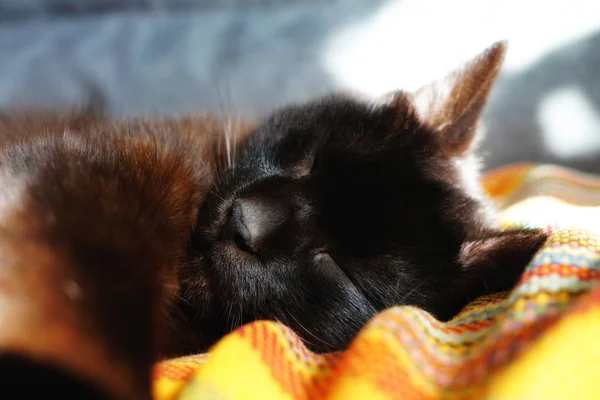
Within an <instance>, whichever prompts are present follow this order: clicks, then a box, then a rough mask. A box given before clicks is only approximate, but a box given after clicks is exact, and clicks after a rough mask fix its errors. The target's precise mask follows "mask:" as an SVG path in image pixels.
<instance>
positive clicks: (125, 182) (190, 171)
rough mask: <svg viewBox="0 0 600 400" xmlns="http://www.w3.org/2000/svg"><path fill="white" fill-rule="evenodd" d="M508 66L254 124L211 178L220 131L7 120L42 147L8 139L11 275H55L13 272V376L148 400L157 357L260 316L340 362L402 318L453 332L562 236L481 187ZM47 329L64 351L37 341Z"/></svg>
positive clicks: (493, 64)
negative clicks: (400, 312) (366, 334)
mask: <svg viewBox="0 0 600 400" xmlns="http://www.w3.org/2000/svg"><path fill="white" fill-rule="evenodd" d="M503 55H504V45H503V44H496V45H494V46H493V47H492V48H490V49H489V50H487V51H486V52H485V53H484V54H483V55H481V56H480V57H478V58H477V59H476V60H475V61H473V62H472V63H470V64H469V65H468V66H466V67H465V68H464V69H463V70H461V71H459V72H457V73H454V74H452V75H451V76H449V77H448V78H447V79H445V80H443V81H441V82H438V83H436V84H433V85H431V86H429V87H426V88H424V89H422V90H420V91H419V92H417V93H414V94H408V93H403V92H396V93H393V94H391V95H389V96H387V97H386V98H385V99H378V100H377V101H365V100H361V99H359V98H358V97H355V96H350V95H342V94H338V95H332V96H329V97H325V98H322V99H318V100H315V101H313V102H310V103H308V104H303V105H297V106H290V107H287V108H284V109H281V110H278V111H276V112H274V113H273V114H272V115H271V116H270V117H268V118H267V119H265V120H264V121H263V122H262V123H260V124H258V125H256V126H250V127H249V128H247V129H244V130H243V137H241V138H240V140H239V146H234V147H236V149H235V150H236V151H235V152H233V151H230V150H228V151H227V152H226V155H227V156H229V157H230V160H229V161H230V162H229V163H228V166H227V168H216V169H214V168H212V167H209V166H212V165H213V163H212V161H213V160H214V159H219V157H221V154H220V152H219V151H215V152H214V153H213V154H209V152H208V151H207V149H208V148H210V149H213V147H212V142H211V140H212V139H210V137H211V136H210V135H208V133H210V132H213V133H214V131H215V128H214V127H215V125H214V124H212V125H211V124H207V123H205V122H202V123H199V122H198V121H196V122H195V123H193V122H190V121H178V122H173V121H171V122H169V121H167V122H165V121H162V122H152V121H146V122H111V121H108V122H107V121H97V120H96V119H94V118H83V117H82V118H73V119H66V120H61V119H60V118H59V119H58V120H57V119H53V120H52V121H51V122H49V121H50V120H49V119H43V118H37V119H36V118H34V119H33V120H28V122H27V123H26V124H23V123H22V122H21V123H15V122H14V118H13V117H10V116H8V117H6V116H5V117H3V118H5V119H4V120H3V129H2V132H3V135H4V136H11V135H12V136H14V137H20V136H19V135H25V136H26V137H27V139H21V138H18V139H15V138H14V137H13V138H11V139H10V140H5V143H4V144H3V150H2V155H1V156H2V169H1V170H0V172H1V174H0V178H2V179H3V182H4V183H5V188H8V187H9V186H7V185H11V186H10V187H11V188H13V189H11V190H5V193H4V197H3V198H2V199H1V200H2V202H0V216H1V217H2V221H1V222H2V228H3V232H4V236H2V242H1V243H0V248H1V249H2V250H3V253H2V254H3V255H2V257H3V262H5V263H12V264H15V265H17V264H18V266H19V267H20V269H18V268H16V269H14V270H15V271H17V270H18V271H21V270H22V271H25V270H27V268H31V267H30V266H31V265H33V264H32V262H33V263H34V264H35V268H38V269H39V271H41V272H36V274H25V273H21V272H18V273H14V272H13V275H11V277H10V278H9V279H8V278H7V279H4V280H1V279H0V289H2V290H0V307H1V308H3V309H6V310H9V313H8V317H7V321H10V326H11V328H10V329H7V328H2V329H0V349H3V351H4V352H5V356H4V357H0V376H2V374H4V375H3V376H4V378H1V377H0V379H4V380H5V382H7V383H11V382H12V383H13V384H14V382H18V381H19V379H20V378H22V377H23V376H25V375H27V377H28V379H29V380H30V381H31V379H34V380H35V379H37V380H38V381H39V382H42V381H44V379H46V381H47V380H48V379H49V378H48V376H50V375H51V373H52V375H51V376H53V377H54V376H58V374H54V371H55V370H56V369H57V366H58V365H60V366H61V367H62V368H63V369H64V371H63V372H64V373H67V374H70V376H76V377H78V378H81V380H83V381H85V382H90V383H92V384H94V385H95V387H97V388H98V389H99V390H101V391H103V392H105V393H109V394H110V397H111V398H112V397H116V398H147V397H149V393H150V392H149V390H148V389H149V371H150V366H151V364H152V362H153V361H156V360H157V359H159V358H161V357H165V356H172V355H178V354H183V353H193V352H200V351H203V350H206V349H207V347H208V346H210V345H211V344H213V343H214V341H215V340H217V339H218V338H219V337H221V336H222V335H223V334H225V333H227V332H228V331H231V330H232V329H234V328H235V327H237V326H239V325H241V324H243V323H246V322H250V321H253V320H256V319H276V320H279V321H281V322H283V323H285V324H287V325H288V326H290V327H291V328H292V329H294V330H295V331H296V332H297V333H298V334H299V335H301V336H302V337H303V339H304V340H305V341H306V343H307V345H308V346H309V347H310V348H311V349H313V350H316V351H330V350H339V349H342V348H344V347H345V346H346V345H347V344H348V343H349V341H350V340H351V339H352V337H353V336H354V335H355V334H356V332H357V330H358V329H360V328H361V327H362V326H363V325H364V323H365V322H366V321H367V320H368V319H369V318H371V317H372V316H373V315H374V314H375V313H377V312H378V311H380V310H382V309H384V308H386V307H390V306H394V305H400V304H409V305H415V306H418V307H421V308H423V309H425V310H426V311H429V312H431V313H432V314H433V315H435V316H436V317H438V318H440V319H443V320H446V319H449V318H451V317H452V316H453V315H455V314H456V313H457V312H458V311H460V309H461V308H462V307H463V306H465V305H466V304H467V303H468V302H469V301H471V300H473V299H475V298H476V297H478V296H480V295H483V294H486V293H490V292H496V291H504V290H508V289H510V288H511V287H512V286H513V285H514V284H515V283H516V282H517V280H518V279H519V277H520V275H521V273H522V271H523V269H524V267H525V266H526V264H527V262H528V261H529V260H530V259H531V257H532V255H533V254H534V253H535V252H536V251H537V249H538V248H539V247H540V245H541V244H542V243H543V242H544V241H545V239H546V234H545V233H544V232H542V231H539V230H514V231H501V230H500V229H499V228H498V227H497V226H496V223H495V217H494V212H493V207H492V206H491V204H490V203H489V202H488V200H486V198H485V196H484V195H483V194H482V191H481V188H480V186H479V185H478V182H477V178H478V175H477V174H478V172H477V163H478V161H477V158H476V157H475V155H474V153H473V151H474V148H475V145H476V142H477V140H478V138H479V135H478V132H479V129H478V120H479V117H480V114H481V112H482V109H483V106H484V104H485V101H486V98H487V95H488V93H489V91H490V89H491V87H492V84H493V81H494V79H495V77H496V75H497V73H498V69H499V68H500V65H501V62H502V59H503ZM32 121H33V122H32ZM208 126H210V127H212V128H211V129H208V128H207V127H208ZM24 127H25V128H24ZM32 132H33V134H32ZM65 132H67V133H68V134H67V133H65ZM198 137H201V138H202V139H201V140H198ZM212 137H214V135H213V136H212ZM246 138H247V139H246ZM228 143H229V142H228ZM229 144H230V145H231V143H229ZM211 151H212V150H211ZM235 154H237V155H238V156H237V157H235V158H236V159H234V160H231V156H233V155H235ZM23 210H25V211H24V212H23ZM78 210H79V211H78ZM17 211H18V212H17ZM13 214H14V215H13ZM6 232H9V233H10V235H8V234H7V233H6ZM15 232H16V233H18V235H20V236H18V237H19V238H20V239H16V237H17V236H15ZM19 240H24V241H19ZM15 243H17V244H15ZM32 260H33V261H32ZM40 260H41V261H40ZM25 265H27V266H28V267H27V268H26V267H25ZM0 278H1V277H0ZM11 285H12V286H11ZM11 287H18V288H19V289H18V290H19V291H20V293H26V294H27V295H29V296H30V301H29V303H27V304H28V305H27V306H24V305H23V304H25V303H24V302H22V300H16V297H15V296H12V294H11V293H12V292H11V290H10V288H11ZM4 288H9V289H7V290H4ZM3 291H4V292H3ZM31 299H33V300H31ZM31 304H33V306H32V305H31ZM6 305H8V306H6ZM15 310H16V311H15ZM39 310H41V312H38V311H39ZM23 316H24V317H23ZM23 321H25V322H23ZM35 329H45V330H47V332H49V333H48V335H49V338H50V339H45V341H42V342H41V344H40V342H39V341H38V340H35V339H22V338H23V337H26V336H23V335H27V333H31V332H32V331H33V330H35ZM5 332H8V333H5ZM15 357H17V359H15ZM23 357H25V358H24V359H23ZM15 360H16V361H15ZM24 360H25V361H24ZM26 360H30V361H26ZM34 361H35V362H34ZM39 362H42V365H41V366H40V364H39ZM44 362H45V363H46V364H43V363H44ZM15 365H17V366H18V368H17V367H13V366H15ZM24 371H26V372H24ZM32 377H34V378H32ZM35 377H37V378H35ZM65 379H66V378H58V377H56V378H53V382H63V383H64V382H70V381H69V380H68V379H66V380H65ZM69 385H70V387H72V388H73V391H75V390H82V389H81V386H77V385H76V384H75V383H69ZM6 387H7V388H8V387H9V386H6ZM59 387H60V385H58V384H57V385H56V389H55V390H56V391H59V390H63V389H59ZM84 387H90V388H91V386H89V385H88V386H85V385H84ZM63 388H64V385H63ZM7 390H9V389H7ZM90 390H91V389H90ZM22 394H23V393H22V392H21V395H22ZM21 398H23V397H21Z"/></svg>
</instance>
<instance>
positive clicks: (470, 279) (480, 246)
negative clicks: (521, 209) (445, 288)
mask: <svg viewBox="0 0 600 400" xmlns="http://www.w3.org/2000/svg"><path fill="white" fill-rule="evenodd" d="M548 235H549V233H548V232H546V231H544V230H542V229H515V230H508V231H502V232H500V231H499V232H492V233H489V234H487V235H486V236H484V237H480V238H475V239H472V240H468V241H466V242H465V243H464V244H463V245H462V247H461V249H460V253H459V255H458V260H457V261H458V263H459V266H460V268H461V271H460V275H459V277H458V279H457V281H456V282H455V286H454V287H453V289H452V291H453V292H454V293H455V294H457V295H458V296H460V297H461V299H458V300H459V301H471V300H474V299H475V298H477V297H479V296H482V295H484V294H491V293H496V292H502V291H506V290H510V289H512V287H513V286H514V285H515V284H516V283H517V282H518V281H519V279H520V277H521V275H522V274H523V271H524V270H525V267H526V266H527V265H528V264H529V262H530V261H531V259H532V258H533V256H534V255H535V253H536V252H537V251H538V250H539V249H540V248H541V246H542V245H543V244H544V243H545V241H546V239H547V238H548ZM462 304H464V303H462Z"/></svg>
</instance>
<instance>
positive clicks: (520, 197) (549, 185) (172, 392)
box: [154, 164, 600, 400]
mask: <svg viewBox="0 0 600 400" xmlns="http://www.w3.org/2000/svg"><path fill="white" fill-rule="evenodd" d="M484 186H485V188H486V190H487V191H488V193H490V195H491V196H492V197H493V198H494V199H495V200H496V201H497V203H498V205H499V206H500V208H501V210H502V214H501V220H502V223H503V225H504V226H505V227H511V226H519V225H521V226H522V225H528V226H543V227H548V226H549V227H551V228H552V232H553V233H552V235H551V236H550V238H549V240H548V242H547V243H546V245H545V246H544V247H543V248H542V249H541V250H540V251H539V252H538V254H537V255H536V256H535V257H534V259H533V260H532V261H531V263H530V264H529V266H528V267H527V270H526V272H525V274H524V275H523V277H522V279H521V281H520V283H519V284H518V285H517V287H516V288H515V290H513V291H512V292H510V293H503V294H496V295H493V296H489V297H486V298H480V299H478V300H477V301H475V302H473V303H472V304H470V305H469V306H467V307H466V308H465V309H464V310H463V311H462V312H461V313H460V314H459V315H458V316H456V317H455V318H454V319H453V320H452V321H450V322H448V323H440V322H438V321H436V320H435V319H434V318H432V317H431V316H430V315H429V314H427V313H425V312H423V311H422V310H419V309H417V308H414V307H407V306H404V307H395V308H391V309H389V310H386V311H384V312H381V313H380V314H379V315H377V316H376V317H375V318H373V319H372V320H371V322H370V323H369V324H368V325H367V326H366V327H365V328H364V329H363V330H362V331H361V332H360V333H359V334H358V335H357V337H356V338H355V340H354V341H353V342H352V344H351V345H350V347H349V348H348V349H347V350H345V351H343V352H340V353H334V354H326V355H315V354H312V353H310V352H309V351H307V350H306V349H305V348H304V347H303V345H302V344H301V342H300V340H299V339H298V337H297V336H296V335H294V333H293V332H292V331H290V330H289V329H288V328H286V327H285V326H282V325H279V324H277V323H274V322H268V321H259V322H255V323H252V324H249V325H246V326H243V327H242V328H240V329H238V330H237V331H235V332H233V333H231V334H230V335H228V336H226V337H225V338H223V339H222V340H221V341H220V342H219V343H218V344H217V345H216V346H215V347H214V348H213V349H212V350H211V351H210V353H209V354H208V355H198V356H190V357H186V358H180V359H175V360H169V361H166V362H163V363H161V364H159V365H157V366H156V368H155V371H154V391H155V394H156V397H157V398H158V399H257V400H264V399H282V400H283V399H340V400H347V399H404V400H409V399H446V398H448V399H454V398H457V399H485V398H487V399H497V400H501V399H510V400H516V399H600V288H598V289H594V288H595V287H596V282H597V281H598V279H600V177H594V176H590V175H586V174H582V173H580V172H576V171H571V170H567V169H564V168H559V167H555V166H547V165H531V164H518V165H511V166H507V167H503V168H501V169H498V170H496V171H492V172H489V173H488V174H487V175H486V176H485V177H484Z"/></svg>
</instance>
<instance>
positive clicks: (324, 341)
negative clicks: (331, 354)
mask: <svg viewBox="0 0 600 400" xmlns="http://www.w3.org/2000/svg"><path fill="white" fill-rule="evenodd" d="M284 312H285V313H286V314H287V315H288V316H289V317H290V318H292V319H293V320H294V321H295V322H296V324H298V326H299V327H300V328H302V330H303V331H304V332H306V333H308V334H309V335H310V336H311V337H313V338H314V339H316V340H318V341H319V342H321V343H322V344H324V345H326V346H328V347H329V348H333V347H335V346H333V345H332V344H331V343H329V342H327V341H326V340H324V339H322V338H320V337H318V336H317V335H316V334H314V333H313V332H311V331H310V330H309V329H307V328H306V327H305V326H304V325H302V324H301V323H300V321H298V320H297V319H296V317H294V315H293V314H292V313H290V312H289V311H284ZM305 340H306V339H305ZM307 342H308V341H307ZM308 343H310V344H312V345H313V346H314V343H311V342H308Z"/></svg>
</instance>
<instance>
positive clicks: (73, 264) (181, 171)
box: [0, 114, 248, 399]
mask: <svg viewBox="0 0 600 400" xmlns="http://www.w3.org/2000/svg"><path fill="white" fill-rule="evenodd" d="M223 124H224V121H222V120H219V119H218V118H214V119H201V118H189V119H181V120H177V121H174V120H164V121H153V122H152V123H148V122H145V121H143V120H135V121H104V120H96V119H94V118H92V117H88V116H85V115H75V116H73V117H69V118H67V117H58V116H53V115H50V114H13V115H11V116H4V117H2V118H0V137H1V138H2V139H3V142H2V143H1V147H2V150H0V160H1V161H0V162H1V164H0V182H2V186H3V193H0V249H1V251H0V265H1V266H2V272H1V273H0V310H2V315H3V321H2V322H3V323H2V325H3V327H2V329H0V350H1V351H3V352H4V353H7V354H9V353H18V354H27V355H29V356H31V357H32V358H35V359H40V360H48V361H51V362H54V363H57V364H58V365H61V366H63V367H64V368H66V369H68V370H71V371H73V372H76V373H77V375H79V376H81V377H83V378H87V379H88V380H89V381H91V382H94V383H95V384H96V385H97V386H99V387H102V388H104V389H106V390H108V391H109V392H110V393H111V394H113V395H116V396H117V397H119V398H124V399H135V398H148V396H149V393H148V390H149V388H150V385H149V367H150V365H151V363H152V362H153V361H155V360H156V359H157V358H158V357H160V356H161V354H160V351H164V350H165V349H166V348H167V347H168V345H167V343H165V340H166V337H167V330H168V313H169V310H168V306H169V304H171V302H172V300H173V299H174V298H175V296H176V295H177V293H178V283H177V276H176V273H177V271H176V267H177V265H179V264H180V262H181V259H182V258H183V257H184V254H183V251H184V250H185V243H186V242H187V240H188V237H189V235H190V233H191V231H192V229H193V227H194V223H195V220H196V215H197V209H198V205H199V204H200V203H201V202H202V199H203V197H204V196H205V195H206V193H207V191H208V190H209V189H210V187H211V186H212V183H213V178H212V175H213V172H214V168H215V167H214V166H215V165H216V163H219V162H222V161H221V160H220V158H221V157H222V154H214V153H213V150H214V149H215V148H216V147H215V145H216V144H218V141H219V140H221V138H222V137H223V134H222V129H223ZM242 130H243V131H244V132H246V131H248V129H246V128H242Z"/></svg>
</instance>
